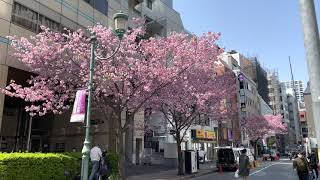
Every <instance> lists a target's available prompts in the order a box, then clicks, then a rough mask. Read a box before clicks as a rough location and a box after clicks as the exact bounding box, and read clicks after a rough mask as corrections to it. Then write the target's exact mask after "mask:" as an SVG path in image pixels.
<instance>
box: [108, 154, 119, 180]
mask: <svg viewBox="0 0 320 180" xmlns="http://www.w3.org/2000/svg"><path fill="white" fill-rule="evenodd" d="M107 160H108V162H109V164H110V166H111V177H110V179H112V177H117V176H118V174H119V169H118V162H119V160H120V156H119V154H116V153H113V152H108V153H107ZM114 179H115V178H114Z"/></svg>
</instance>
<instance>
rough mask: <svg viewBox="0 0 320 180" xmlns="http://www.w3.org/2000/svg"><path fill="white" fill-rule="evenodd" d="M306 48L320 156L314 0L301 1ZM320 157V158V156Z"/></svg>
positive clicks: (319, 61)
mask: <svg viewBox="0 0 320 180" xmlns="http://www.w3.org/2000/svg"><path fill="white" fill-rule="evenodd" d="M299 3H300V16H301V22H302V29H303V33H304V47H305V50H306V58H307V64H308V71H309V79H310V89H311V97H312V109H313V117H314V124H315V131H316V137H317V144H318V155H320V149H319V147H320V41H319V30H318V25H317V18H316V12H315V7H314V0H299ZM319 157H320V156H319Z"/></svg>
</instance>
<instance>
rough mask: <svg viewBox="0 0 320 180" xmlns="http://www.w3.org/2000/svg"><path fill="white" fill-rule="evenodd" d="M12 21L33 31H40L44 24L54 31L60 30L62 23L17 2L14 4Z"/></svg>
mask: <svg viewBox="0 0 320 180" xmlns="http://www.w3.org/2000/svg"><path fill="white" fill-rule="evenodd" d="M11 20H12V23H14V24H17V25H19V26H22V27H24V28H26V29H28V30H30V31H32V32H35V33H39V32H40V31H41V29H40V26H41V25H44V26H46V27H48V28H50V29H51V30H52V31H60V30H61V29H62V28H61V25H60V23H58V22H55V21H53V20H51V19H50V18H48V17H46V16H43V15H41V14H39V13H37V12H36V11H33V10H32V9H30V8H28V7H25V6H23V5H21V4H19V3H17V2H15V3H14V5H13V11H12V18H11Z"/></svg>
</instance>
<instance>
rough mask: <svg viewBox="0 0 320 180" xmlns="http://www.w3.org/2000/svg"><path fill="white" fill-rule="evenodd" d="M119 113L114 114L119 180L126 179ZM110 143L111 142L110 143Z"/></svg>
mask: <svg viewBox="0 0 320 180" xmlns="http://www.w3.org/2000/svg"><path fill="white" fill-rule="evenodd" d="M121 121H122V120H121V111H120V110H119V111H117V112H116V119H115V121H114V123H115V124H114V125H115V127H116V128H115V129H114V131H115V136H116V138H115V139H116V143H115V144H116V148H115V149H116V153H117V154H119V156H120V160H119V162H118V170H119V175H120V179H121V180H125V179H126V171H125V169H126V168H125V151H124V147H123V144H124V141H123V133H122V131H121V128H122V125H121ZM110 143H112V142H110Z"/></svg>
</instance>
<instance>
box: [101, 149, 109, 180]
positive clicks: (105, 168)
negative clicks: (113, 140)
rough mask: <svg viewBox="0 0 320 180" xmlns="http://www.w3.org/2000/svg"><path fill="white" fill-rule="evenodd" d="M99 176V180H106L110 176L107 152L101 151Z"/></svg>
mask: <svg viewBox="0 0 320 180" xmlns="http://www.w3.org/2000/svg"><path fill="white" fill-rule="evenodd" d="M99 175H100V177H101V179H100V180H107V179H108V178H109V176H110V175H111V165H110V164H109V161H108V158H107V151H103V153H102V157H101V160H100V171H99Z"/></svg>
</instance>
